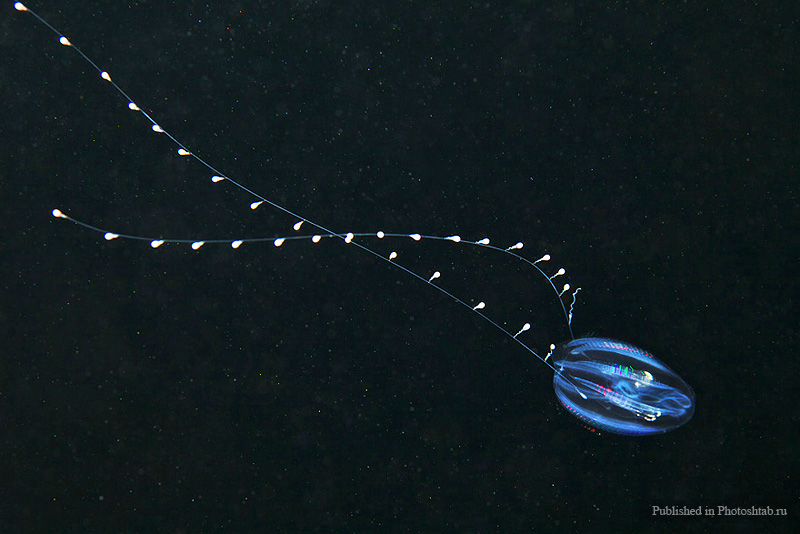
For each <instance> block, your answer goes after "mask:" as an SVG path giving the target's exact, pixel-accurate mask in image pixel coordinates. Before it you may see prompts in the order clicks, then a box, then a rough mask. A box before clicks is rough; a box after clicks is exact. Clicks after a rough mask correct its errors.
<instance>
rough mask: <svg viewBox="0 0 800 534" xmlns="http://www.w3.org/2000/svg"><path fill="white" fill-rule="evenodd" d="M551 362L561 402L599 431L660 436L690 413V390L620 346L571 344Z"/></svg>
mask: <svg viewBox="0 0 800 534" xmlns="http://www.w3.org/2000/svg"><path fill="white" fill-rule="evenodd" d="M552 358H553V360H552V362H553V367H555V369H556V370H557V372H556V374H555V376H554V377H553V387H554V388H555V391H556V396H557V397H558V400H559V402H560V403H561V404H562V405H563V406H564V408H566V409H567V410H568V411H569V412H570V413H571V414H572V415H574V416H575V417H577V418H578V419H580V420H581V421H583V422H584V423H586V424H587V425H590V426H592V427H595V428H597V429H600V430H605V431H607V432H612V433H614V434H623V435H628V436H640V435H647V434H660V433H663V432H668V431H670V430H672V429H674V428H677V427H679V426H681V425H682V424H684V423H686V422H687V421H688V420H689V419H691V418H692V415H693V414H694V391H692V388H691V387H690V386H689V385H688V384H687V383H686V382H684V381H683V379H682V378H681V377H680V376H678V374H677V373H675V371H673V370H672V369H670V368H669V367H667V366H666V365H665V364H664V363H663V362H661V361H660V360H658V359H657V358H655V357H654V356H653V355H652V354H650V353H649V352H647V351H646V350H643V349H640V348H639V347H635V346H633V345H631V344H629V343H625V342H624V341H616V340H613V339H605V338H596V337H589V338H582V339H574V340H572V341H568V342H565V343H562V344H560V345H558V346H557V347H556V349H555V350H554V352H553V356H552Z"/></svg>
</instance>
